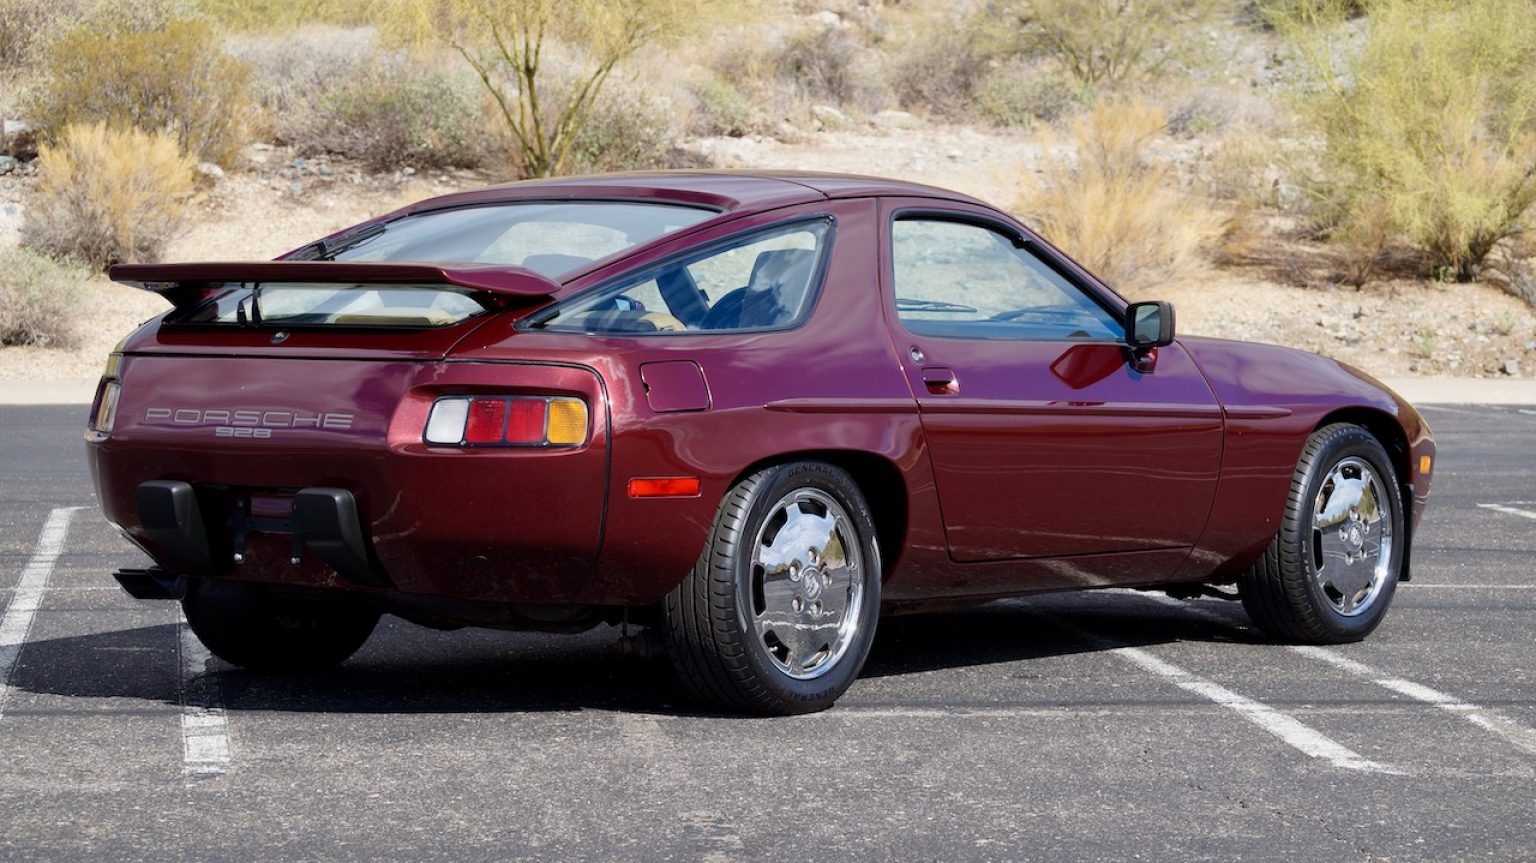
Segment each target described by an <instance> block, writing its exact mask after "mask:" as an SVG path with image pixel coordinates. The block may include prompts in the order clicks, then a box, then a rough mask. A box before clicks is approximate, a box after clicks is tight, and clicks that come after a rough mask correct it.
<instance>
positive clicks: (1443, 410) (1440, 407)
mask: <svg viewBox="0 0 1536 863" xmlns="http://www.w3.org/2000/svg"><path fill="white" fill-rule="evenodd" d="M1414 408H1415V409H1417V410H1421V411H1440V412H1441V413H1448V414H1472V415H1474V416H1484V415H1485V414H1486V411H1469V410H1465V409H1463V408H1448V407H1446V406H1445V405H1414Z"/></svg>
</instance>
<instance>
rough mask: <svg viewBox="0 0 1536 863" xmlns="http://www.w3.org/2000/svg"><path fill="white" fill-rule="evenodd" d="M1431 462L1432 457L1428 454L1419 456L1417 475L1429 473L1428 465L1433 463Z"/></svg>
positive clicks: (1432, 460)
mask: <svg viewBox="0 0 1536 863" xmlns="http://www.w3.org/2000/svg"><path fill="white" fill-rule="evenodd" d="M1433 463H1434V459H1431V458H1430V457H1429V456H1427V455H1421V456H1419V475H1420V476H1423V475H1424V474H1427V473H1429V468H1430V465H1431V464H1433Z"/></svg>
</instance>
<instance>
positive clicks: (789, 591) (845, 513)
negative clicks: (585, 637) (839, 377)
mask: <svg viewBox="0 0 1536 863" xmlns="http://www.w3.org/2000/svg"><path fill="white" fill-rule="evenodd" d="M663 612H664V614H663V625H662V631H663V635H664V636H665V639H666V642H667V648H668V653H669V654H670V656H671V657H672V663H673V666H674V668H675V669H676V670H677V672H678V675H679V676H680V677H681V678H682V680H683V683H684V684H685V685H686V686H687V687H688V689H689V690H690V691H691V692H692V693H693V694H694V695H695V696H696V697H698V698H700V699H701V700H703V701H705V702H708V703H710V704H713V705H717V706H720V707H724V708H727V709H731V710H745V711H749V712H753V713H764V714H776V715H785V714H793V713H810V712H813V711H817V710H824V709H826V708H828V707H830V706H832V703H833V702H834V701H836V700H837V698H838V696H840V695H842V694H843V692H844V691H845V690H847V688H848V687H849V685H851V684H852V683H853V680H854V678H855V677H857V676H858V673H859V669H860V668H861V667H862V666H863V664H864V659H865V657H866V656H867V655H868V653H869V647H870V644H871V642H872V641H873V639H874V633H875V624H876V622H877V620H878V616H879V612H880V556H879V550H878V548H877V547H876V545H875V525H874V518H873V516H872V515H871V514H870V511H869V506H868V505H867V504H866V503H865V501H864V496H863V495H862V494H861V493H860V492H859V488H858V485H857V484H855V483H854V481H853V479H852V478H851V477H850V476H849V475H848V474H847V473H846V472H845V471H843V470H841V469H839V468H836V467H833V466H831V465H827V464H822V463H819V462H796V463H792V464H786V465H778V466H775V467H771V468H767V469H765V470H763V471H760V472H758V473H755V474H753V475H752V476H749V477H747V478H746V479H744V480H742V481H741V482H739V483H737V484H736V486H735V487H733V488H732V489H731V491H730V493H729V494H727V495H726V498H725V500H724V502H722V504H721V506H720V510H719V512H718V514H717V515H716V517H715V524H714V529H713V530H712V531H711V534H710V541H709V545H708V546H707V547H706V548H705V550H704V554H703V556H702V557H701V558H700V559H699V562H698V563H697V564H696V565H695V566H694V568H693V570H692V572H690V573H689V575H688V577H687V578H686V579H684V581H683V583H682V584H681V585H679V586H678V587H677V589H675V590H673V591H672V593H671V594H669V595H668V596H667V599H666V602H665V604H664V609H663Z"/></svg>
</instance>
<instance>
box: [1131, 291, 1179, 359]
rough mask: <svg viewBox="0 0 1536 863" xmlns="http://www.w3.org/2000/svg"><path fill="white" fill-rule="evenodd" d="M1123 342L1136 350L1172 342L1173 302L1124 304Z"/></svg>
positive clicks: (1158, 346)
mask: <svg viewBox="0 0 1536 863" xmlns="http://www.w3.org/2000/svg"><path fill="white" fill-rule="evenodd" d="M1125 343H1126V344H1127V345H1130V346H1131V347H1132V348H1134V349H1136V350H1146V349H1147V348H1160V347H1162V346H1163V345H1169V344H1173V304H1172V303H1165V302H1149V303H1131V304H1130V305H1129V306H1126V307H1125Z"/></svg>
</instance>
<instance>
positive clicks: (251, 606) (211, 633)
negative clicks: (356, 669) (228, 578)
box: [182, 581, 379, 672]
mask: <svg viewBox="0 0 1536 863" xmlns="http://www.w3.org/2000/svg"><path fill="white" fill-rule="evenodd" d="M182 611H183V612H184V613H185V614H186V616H187V625H188V626H190V627H191V628H192V632H193V633H194V634H195V635H196V636H197V638H198V640H199V641H201V642H202V643H203V645H204V646H205V647H207V648H208V650H209V652H211V653H212V654H213V655H214V656H217V657H218V658H220V659H222V660H224V661H225V662H228V663H230V664H231V665H239V666H241V667H243V668H249V669H251V670H253V671H277V672H296V671H321V670H324V669H328V668H330V667H332V666H335V665H338V664H340V663H341V662H343V661H345V660H346V659H347V658H348V657H350V656H351V655H352V654H354V653H356V652H357V651H358V649H359V648H361V647H362V646H363V643H364V642H365V641H367V640H368V636H369V635H371V634H373V628H374V627H375V626H377V625H378V622H379V612H377V611H375V610H373V609H371V608H367V607H366V606H363V605H360V604H357V603H349V602H345V601H340V600H338V601H334V602H326V601H321V600H311V599H305V598H303V597H289V596H283V595H280V594H274V593H272V592H270V591H268V590H266V589H265V588H264V587H263V586H261V585H255V584H245V583H240V582H217V581H198V582H195V583H194V584H193V585H192V586H191V589H190V590H189V591H188V593H187V596H186V598H185V599H183V600H182Z"/></svg>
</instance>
